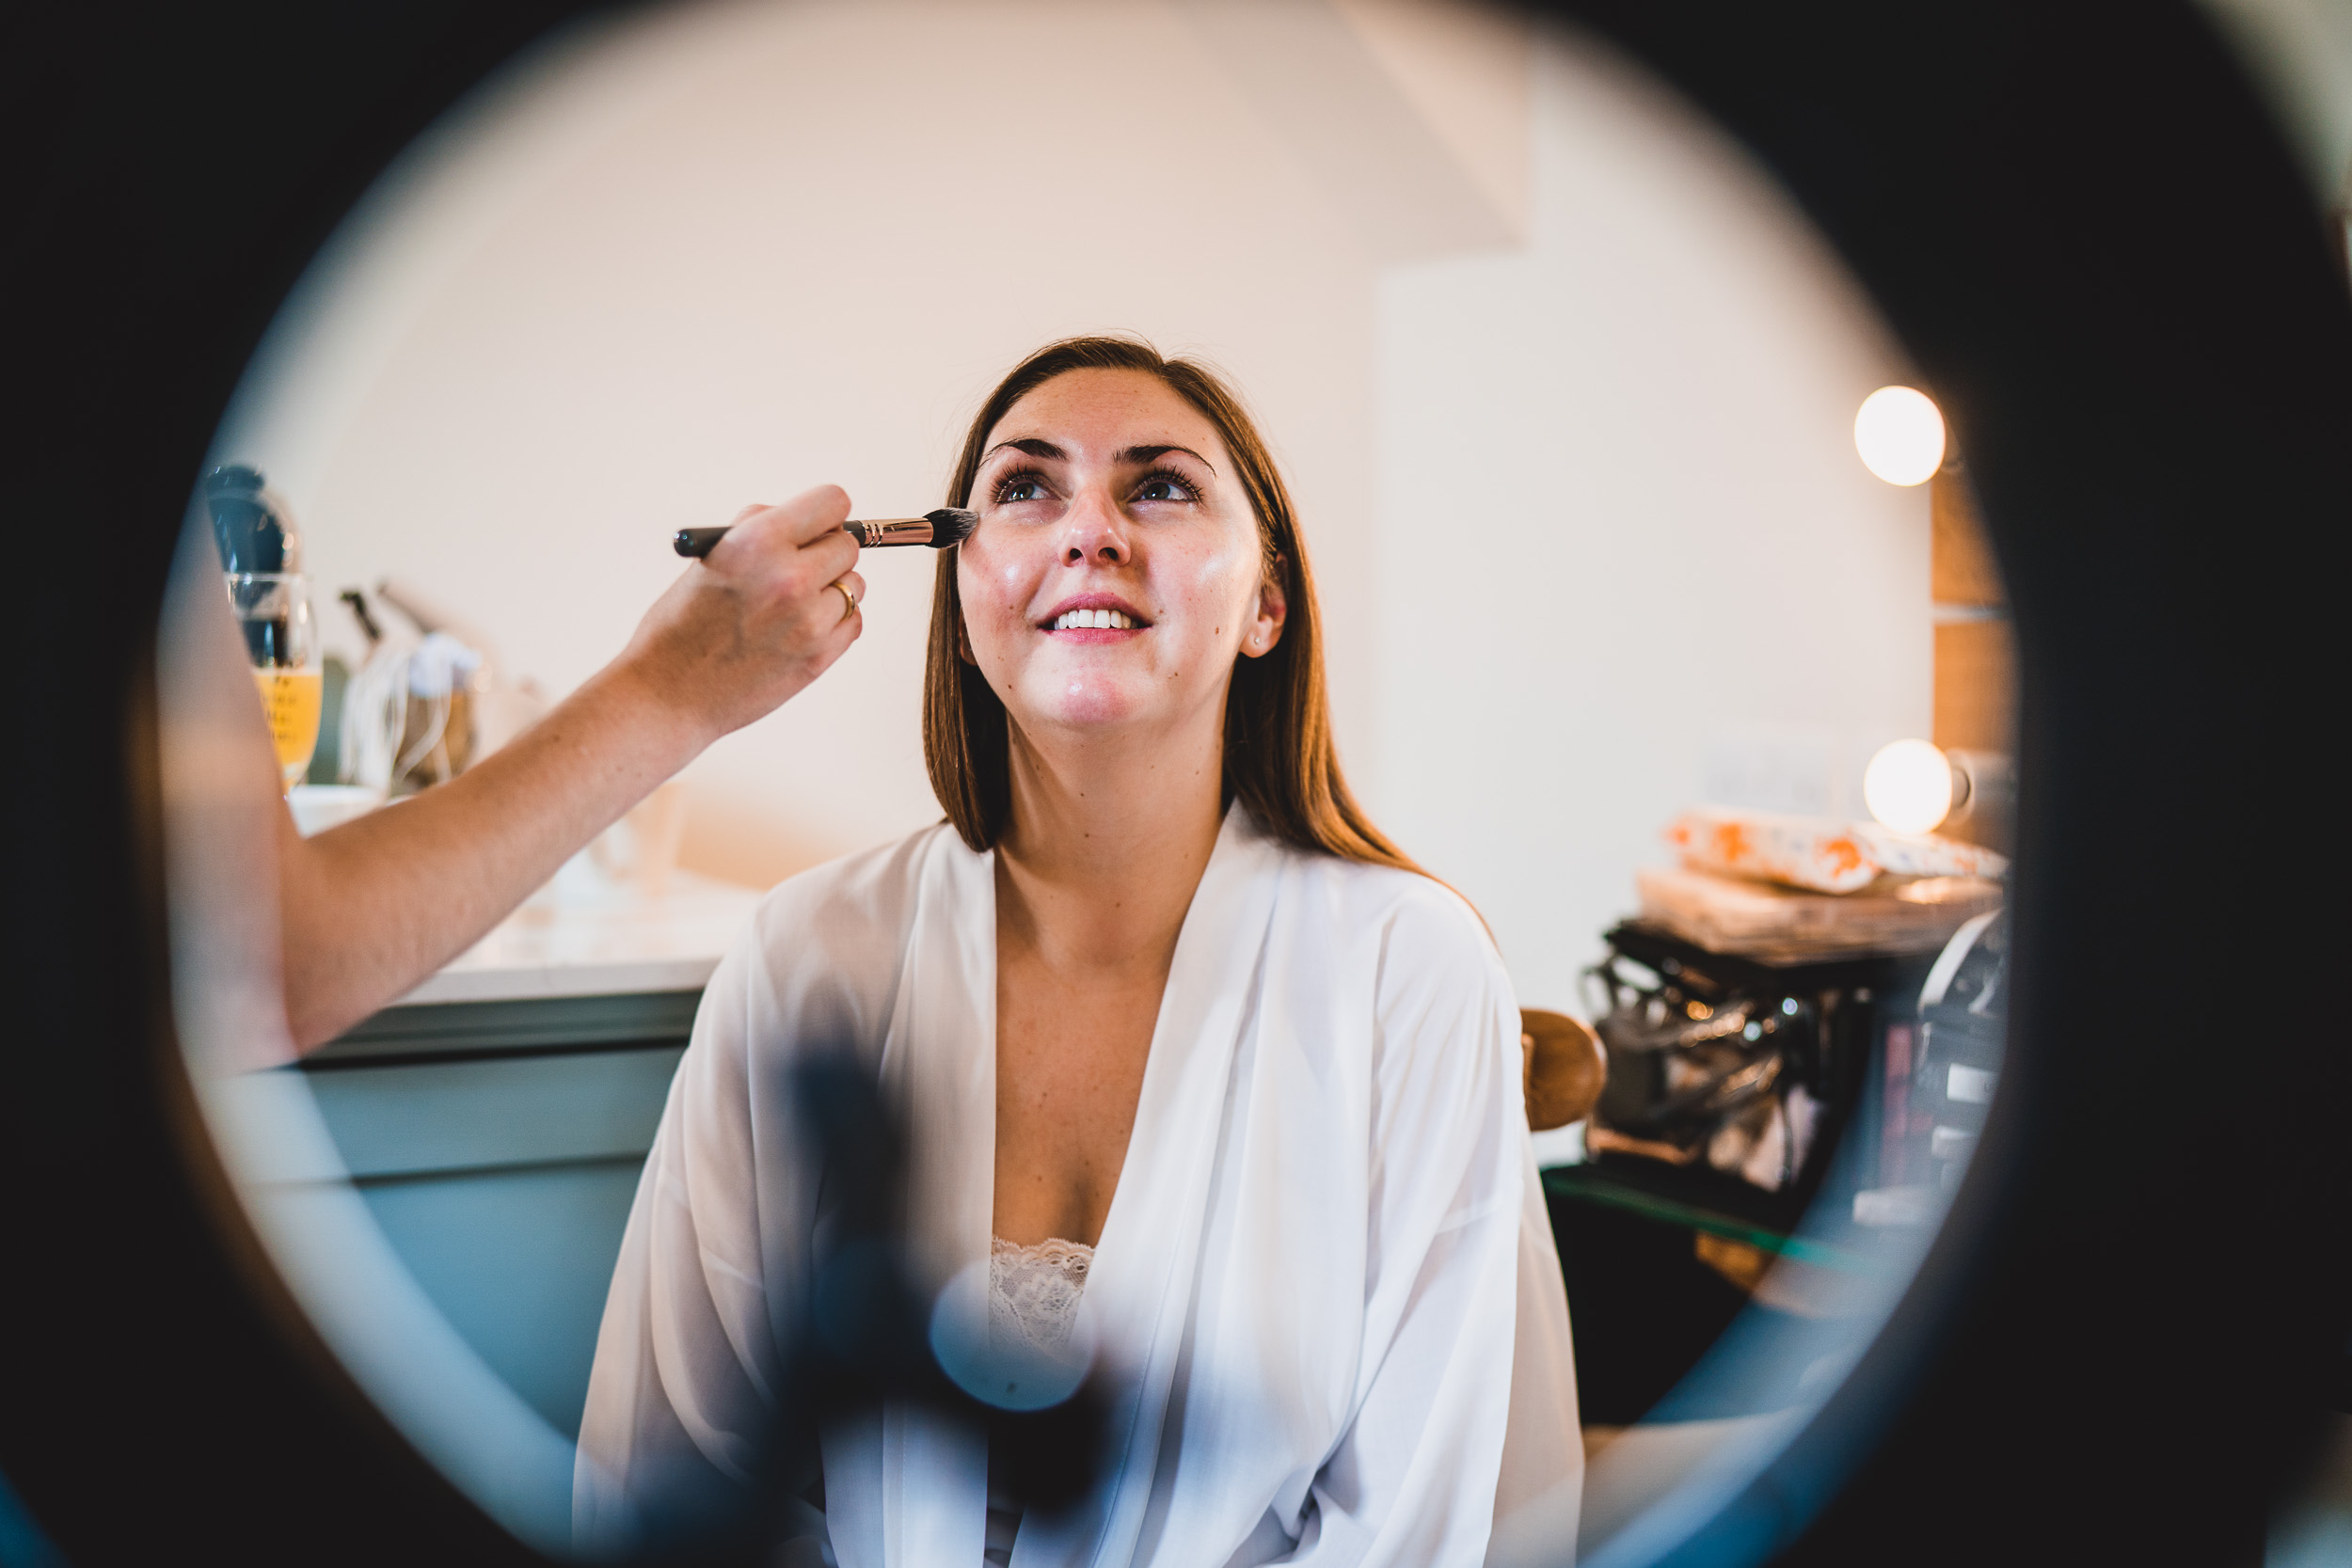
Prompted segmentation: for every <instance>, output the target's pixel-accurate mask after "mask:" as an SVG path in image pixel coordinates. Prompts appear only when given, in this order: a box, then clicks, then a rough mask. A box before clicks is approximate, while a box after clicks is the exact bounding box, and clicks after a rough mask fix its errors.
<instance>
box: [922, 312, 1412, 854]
mask: <svg viewBox="0 0 2352 1568" xmlns="http://www.w3.org/2000/svg"><path fill="white" fill-rule="evenodd" d="M1082 370H1093V371H1138V372H1142V373H1143V374H1145V375H1150V376H1156V377H1157V378H1158V379H1159V381H1160V383H1161V384H1162V385H1163V386H1165V387H1167V388H1168V390H1170V391H1172V392H1174V393H1175V394H1176V395H1177V396H1178V397H1181V398H1183V399H1184V401H1185V402H1186V403H1188V404H1192V406H1193V407H1195V408H1197V409H1199V410H1200V414H1201V417H1202V418H1204V419H1206V420H1208V421H1209V422H1210V423H1211V424H1212V425H1215V426H1216V433H1217V435H1218V436H1220V437H1221V438H1222V439H1223V440H1224V442H1225V450H1226V451H1229V452H1231V453H1232V456H1233V465H1234V467H1235V468H1237V469H1238V470H1239V472H1240V477H1241V483H1242V490H1243V492H1244V493H1245V494H1246V495H1247V496H1248V498H1249V506H1250V510H1251V511H1252V512H1254V513H1255V514H1257V518H1258V540H1259V546H1260V553H1261V556H1262V559H1263V570H1264V572H1265V574H1266V576H1267V577H1268V578H1278V579H1279V581H1280V583H1281V587H1282V595H1283V598H1284V599H1285V600H1286V601H1287V602H1288V604H1289V612H1288V614H1287V616H1286V617H1285V619H1284V621H1283V626H1282V635H1281V637H1280V638H1279V640H1278V641H1276V642H1275V644H1274V646H1273V648H1272V649H1271V650H1269V651H1268V652H1267V653H1265V654H1263V655H1262V656H1260V657H1257V658H1236V659H1235V660H1234V666H1233V674H1232V686H1231V687H1230V688H1229V689H1228V690H1227V692H1226V697H1225V798H1226V799H1227V800H1234V799H1239V800H1241V802H1242V803H1243V804H1244V805H1246V806H1248V808H1249V811H1250V814H1251V815H1252V816H1255V817H1256V818H1257V819H1258V821H1259V822H1260V823H1261V824H1263V826H1264V828H1265V830H1266V831H1267V832H1270V833H1272V834H1273V835H1274V836H1275V837H1276V838H1278V839H1279V840H1281V841H1282V842H1283V843H1285V844H1288V845H1290V846H1292V847H1294V848H1298V849H1308V850H1319V851H1321V852H1323V853H1325V854H1329V855H1337V856H1339V857H1341V858H1342V859H1343V860H1351V861H1364V862H1367V863H1371V864H1374V865H1391V866H1395V867H1397V868H1399V869H1400V870H1405V871H1416V872H1418V871H1421V867H1420V866H1418V865H1416V864H1414V863H1413V862H1412V860H1411V859H1410V858H1409V857H1407V856H1406V854H1405V852H1404V851H1403V850H1401V849H1399V848H1397V847H1396V846H1395V845H1393V844H1391V843H1390V842H1389V840H1388V839H1387V837H1386V836H1385V835H1383V834H1382V833H1381V832H1380V830H1379V829H1377V828H1375V827H1374V826H1373V825H1372V822H1371V819H1370V818H1368V817H1366V816H1364V814H1363V810H1362V808H1361V807H1359V806H1358V805H1357V804H1356V800H1355V797H1354V796H1352V795H1350V794H1349V793H1348V790H1347V780H1346V779H1345V778H1344V777H1343V776H1342V775H1341V772H1340V758H1339V752H1338V751H1337V749H1336V748H1334V746H1333V745H1332V742H1331V705H1330V701H1329V699H1328V698H1327V696H1326V695H1325V692H1324V687H1323V647H1322V643H1321V641H1320V638H1319V636H1318V633H1319V626H1318V625H1317V616H1316V612H1315V588H1314V578H1313V575H1312V574H1311V573H1310V572H1309V571H1308V569H1307V546H1306V542H1305V541H1304V540H1303V539H1301V538H1300V537H1299V534H1298V520H1297V516H1296V515H1295V513H1294V512H1293V511H1292V509H1291V497H1290V490H1289V488H1288V487H1287V486H1286V485H1284V484H1283V483H1282V475H1281V471H1280V470H1279V468H1277V467H1275V464H1274V457H1273V454H1272V453H1270V452H1269V451H1267V450H1266V445H1265V442H1264V440H1263V438H1261V437H1260V436H1259V435H1258V429H1257V426H1256V425H1255V424H1253V423H1251V422H1250V419H1249V415H1248V411H1247V410H1246V409H1244V408H1243V407H1242V404H1241V400H1240V399H1239V398H1237V397H1235V396H1234V395H1233V393H1232V388H1228V387H1227V386H1226V385H1225V383H1224V382H1223V381H1222V380H1220V379H1218V377H1217V375H1216V372H1213V371H1211V370H1210V369H1209V368H1208V367H1207V366H1205V365H1202V364H1200V363H1199V362H1198V361H1196V360H1191V359H1170V358H1168V357H1166V356H1163V355H1162V354H1161V353H1160V352H1159V351H1158V350H1157V349H1155V348H1153V347H1152V345H1151V344H1150V343H1147V342H1144V341H1140V340H1138V339H1133V338H1064V339H1062V340H1061V341H1059V342H1054V343H1048V344H1046V345H1045V346H1044V347H1043V348H1041V349H1039V350H1038V351H1037V352H1036V353H1035V354H1032V355H1030V356H1028V357H1027V358H1026V359H1024V360H1023V361H1021V363H1020V364H1018V365H1016V366H1014V367H1013V370H1012V373H1011V374H1009V375H1008V376H1006V377H1005V379H1004V380H1002V381H1000V382H998V383H997V384H996V389H995V390H994V391H993V392H991V393H990V394H989V396H988V401H987V402H986V403H984V404H981V405H980V411H979V413H977V415H975V416H974V417H973V420H972V428H971V430H970V432H969V433H968V434H966V435H965V436H964V438H963V452H962V455H961V456H960V457H959V458H957V459H956V471H955V476H954V478H952V479H951V480H950V481H949V482H948V484H947V504H948V505H950V506H969V505H970V504H971V500H972V483H973V480H974V478H975V476H976V475H977V473H978V472H979V467H980V457H981V455H982V453H983V452H984V451H985V450H986V449H985V446H984V443H985V442H986V441H987V440H988V436H989V432H990V431H992V430H994V429H995V428H996V425H997V422H998V421H999V420H1002V419H1003V418H1004V417H1005V415H1006V413H1007V412H1008V411H1009V410H1010V409H1011V407H1012V405H1013V404H1016V403H1019V402H1020V401H1021V400H1022V399H1023V398H1025V397H1026V396H1027V395H1028V394H1029V393H1031V392H1033V391H1035V390H1036V389H1037V388H1040V387H1042V386H1043V385H1045V383H1047V382H1048V381H1051V380H1053V379H1054V378H1055V377H1056V376H1057V375H1062V374H1065V373H1067V372H1071V371H1082ZM965 646H966V643H965V641H964V636H963V599H962V596H961V593H960V592H959V590H958V587H957V580H956V557H955V553H954V552H953V551H951V550H942V551H941V552H940V555H939V578H938V582H937V585H936V586H935V587H934V588H933V590H932V592H931V641H930V656H929V658H928V660H927V662H926V664H925V667H924V672H923V760H924V763H925V765H926V766H927V767H929V768H930V775H931V790H932V792H933V793H934V794H936V795H937V796H938V797H939V803H940V805H941V806H943V807H944V808H946V813H947V820H948V821H950V822H952V823H954V824H955V825H956V832H959V833H961V835H962V836H963V842H964V843H966V844H968V845H970V846H971V847H973V848H975V849H987V848H989V847H993V845H994V844H995V842H996V839H997V836H998V835H999V834H1000V833H1002V832H1004V830H1005V822H1006V819H1007V817H1008V816H1010V815H1011V811H1012V773H1011V767H1010V746H1011V742H1010V738H1009V735H1008V732H1007V724H1008V721H1007V719H1006V716H1005V705H1004V703H1003V701H1002V700H1001V699H1000V698H998V696H997V695H996V693H995V692H994V691H993V690H992V689H990V688H989V684H988V678H987V677H986V676H985V675H983V674H981V673H980V672H979V670H978V668H977V666H975V665H973V664H970V663H967V662H966V661H965V659H964V657H963V649H964V647H965ZM1422 874H1423V875H1427V873H1425V872H1424V873H1422Z"/></svg>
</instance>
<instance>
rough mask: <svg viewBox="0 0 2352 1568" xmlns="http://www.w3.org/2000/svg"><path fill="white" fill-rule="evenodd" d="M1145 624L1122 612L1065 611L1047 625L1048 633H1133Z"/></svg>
mask: <svg viewBox="0 0 2352 1568" xmlns="http://www.w3.org/2000/svg"><path fill="white" fill-rule="evenodd" d="M1143 625H1145V623H1143V622H1140V621H1137V620H1136V618H1135V617H1134V616H1132V615H1129V614H1127V613H1126V612H1125V611H1124V610H1063V611H1062V612H1061V613H1060V614H1059V615H1057V616H1055V617H1054V619H1053V620H1052V621H1051V622H1050V623H1048V624H1047V626H1046V628H1045V629H1046V630H1048V631H1134V630H1136V628H1137V627H1139V626H1143Z"/></svg>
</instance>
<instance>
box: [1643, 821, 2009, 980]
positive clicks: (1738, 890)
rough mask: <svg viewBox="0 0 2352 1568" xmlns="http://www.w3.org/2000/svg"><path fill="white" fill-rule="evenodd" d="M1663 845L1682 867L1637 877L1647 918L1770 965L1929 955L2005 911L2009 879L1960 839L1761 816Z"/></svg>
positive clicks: (1692, 831) (1687, 824)
mask: <svg viewBox="0 0 2352 1568" xmlns="http://www.w3.org/2000/svg"><path fill="white" fill-rule="evenodd" d="M1666 842H1667V843H1669V844H1671V845H1673V846H1674V847H1675V848H1676V850H1677V852H1678V853H1679V855H1680V857H1681V861H1682V863H1681V865H1679V866H1677V867H1675V868H1673V869H1670V870H1669V869H1658V868H1645V869H1643V870H1642V871H1640V872H1638V873H1636V874H1635V884H1636V886H1637V887H1638V889H1639V891H1640V893H1641V899H1642V918H1643V919H1644V920H1645V921H1648V922H1650V923H1652V924H1654V925H1658V926H1661V927H1665V928H1666V929H1667V930H1670V931H1672V932H1674V933H1675V934H1676V935H1677V936H1679V937H1682V938H1683V939H1684V940H1686V941H1689V942H1695V943H1696V944H1697V945H1699V946H1701V947H1704V948H1707V949H1708V951H1710V952H1716V953H1738V954H1741V955H1743V956H1745V957H1748V958H1758V959H1761V960H1763V961H1765V962H1767V963H1806V962H1818V961H1820V960H1821V959H1825V958H1845V957H1850V956H1854V955H1859V954H1865V953H1912V952H1923V951H1929V950H1932V949H1933V948H1935V947H1937V946H1939V945H1941V944H1942V943H1943V942H1944V941H1945V939H1946V938H1947V937H1949V936H1950V935H1951V934H1952V933H1953V932H1954V931H1956V930H1958V929H1959V928H1960V927H1962V926H1963V925H1964V924H1965V923H1966V922H1967V921H1969V920H1970V919H1972V918H1973V917H1975V916H1977V915H1979V914H1982V913H1983V912H1984V911H1987V910H1990V909H1995V908H1998V907H1999V905H2000V902H2001V882H2000V879H2001V878H2003V877H2004V876H2006V875H2008V872H2009V861H2008V859H2007V858H2006V857H2004V856H2001V855H1997V854H1995V853H1994V852H1993V851H1992V850H1990V849H1986V848H1983V847H1979V846H1978V845H1974V844H1963V843H1962V842H1960V841H1959V840H1957V839H1949V838H1937V837H1934V836H1932V835H1929V834H1914V833H1899V832H1894V831H1892V830H1891V829H1887V828H1882V827H1878V826H1876V825H1846V824H1840V823H1832V822H1821V821H1817V820H1814V819H1812V818H1808V817H1796V816H1771V815H1768V814H1766V813H1763V812H1745V811H1730V810H1724V809H1718V808H1707V809H1702V810H1698V811H1692V812H1685V813H1684V814H1683V815H1682V816H1679V817H1677V819H1676V820H1675V822H1674V824H1673V825H1672V826H1671V827H1669V828H1668V829H1667V830H1666Z"/></svg>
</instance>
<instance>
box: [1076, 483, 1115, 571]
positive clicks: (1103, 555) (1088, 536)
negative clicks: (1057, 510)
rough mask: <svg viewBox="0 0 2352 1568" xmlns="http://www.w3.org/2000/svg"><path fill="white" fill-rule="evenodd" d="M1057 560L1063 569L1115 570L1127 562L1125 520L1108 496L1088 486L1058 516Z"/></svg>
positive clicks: (1104, 492) (1106, 493)
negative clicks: (1089, 565)
mask: <svg viewBox="0 0 2352 1568" xmlns="http://www.w3.org/2000/svg"><path fill="white" fill-rule="evenodd" d="M1062 530H1063V531H1062V546H1061V559H1062V564H1063V565H1065V566H1081V565H1085V564H1087V563H1088V562H1093V563H1095V564H1097V565H1103V566H1116V565H1118V564H1120V562H1124V561H1126V560H1128V559H1129V556H1130V554H1131V551H1130V549H1129V546H1128V541H1127V519H1126V516H1125V515H1123V514H1122V513H1120V510H1119V503H1118V502H1116V501H1114V500H1113V499H1111V498H1110V495H1109V493H1108V492H1106V491H1104V490H1102V489H1099V488H1095V487H1092V486H1089V488H1087V489H1085V490H1082V491H1080V492H1079V493H1078V495H1077V497H1076V499H1075V500H1074V501H1073V503H1072V505H1071V508H1070V510H1069V511H1068V512H1067V513H1065V514H1063V516H1062Z"/></svg>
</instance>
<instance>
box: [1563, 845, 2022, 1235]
mask: <svg viewBox="0 0 2352 1568" xmlns="http://www.w3.org/2000/svg"><path fill="white" fill-rule="evenodd" d="M1666 839H1667V842H1668V843H1669V844H1671V845H1672V846H1673V847H1675V849H1676V850H1677V855H1678V858H1679V859H1680V862H1681V863H1680V864H1679V865H1678V866H1677V867H1674V868H1672V869H1645V870H1643V871H1641V872H1639V873H1638V874H1637V883H1638V887H1639V891H1640V895H1641V915H1640V917H1639V918H1638V919H1637V920H1635V921H1633V922H1631V923H1629V925H1627V926H1623V927H1618V928H1617V929H1616V930H1614V931H1613V932H1611V933H1610V953H1609V955H1608V957H1607V958H1605V959H1603V961H1602V962H1601V963H1600V964H1598V965H1597V966H1596V967H1595V968H1594V969H1593V970H1592V971H1591V974H1590V977H1591V979H1592V981H1593V982H1594V983H1595V987H1596V990H1597V993H1598V994H1597V995H1596V997H1595V998H1594V1000H1595V1002H1596V1003H1597V1006H1596V1008H1595V1011H1596V1014H1597V1031H1598V1033H1599V1035H1600V1037H1601V1039H1602V1042H1603V1044H1604V1045H1605V1047H1606V1048H1607V1050H1608V1053H1609V1078H1608V1082H1607V1085H1606V1087H1605V1088H1604V1090H1603V1092H1602V1097H1601V1100H1600V1102H1599V1104H1598V1105H1597V1107H1596V1108H1595V1111H1594V1113H1593V1117H1592V1120H1591V1122H1590V1124H1589V1126H1588V1128H1587V1131H1586V1135H1585V1142H1586V1147H1587V1148H1590V1149H1591V1150H1593V1151H1594V1153H1595V1155H1596V1156H1597V1158H1599V1159H1601V1160H1602V1161H1603V1162H1604V1163H1606V1162H1608V1161H1610V1160H1611V1159H1614V1160H1616V1161H1625V1160H1632V1161H1635V1162H1636V1163H1638V1164H1643V1165H1645V1166H1647V1167H1648V1168H1650V1169H1653V1170H1654V1169H1658V1168H1660V1167H1661V1166H1662V1167H1675V1168H1677V1169H1681V1170H1687V1171H1688V1172H1689V1173H1690V1175H1691V1176H1692V1177H1693V1178H1698V1177H1701V1176H1705V1177H1706V1179H1707V1180H1716V1181H1720V1180H1723V1179H1726V1178H1727V1179H1731V1180H1733V1181H1734V1182H1736V1183H1737V1184H1738V1185H1740V1186H1741V1187H1744V1188H1745V1189H1747V1190H1749V1191H1751V1192H1753V1193H1758V1194H1773V1195H1777V1196H1778V1199H1779V1202H1780V1204H1783V1205H1785V1204H1788V1203H1794V1202H1802V1201H1804V1200H1805V1199H1807V1198H1809V1196H1810V1193H1811V1190H1812V1188H1813V1187H1814V1186H1815V1185H1816V1184H1817V1183H1818V1181H1819V1180H1820V1165H1819V1162H1818V1161H1817V1160H1816V1159H1815V1158H1814V1156H1815V1154H1816V1152H1817V1148H1826V1147H1827V1144H1826V1143H1824V1142H1823V1141H1822V1139H1823V1135H1824V1134H1826V1135H1827V1138H1828V1141H1829V1142H1831V1143H1834V1142H1835V1139H1836V1134H1837V1132H1838V1131H1839V1130H1840V1127H1841V1126H1842V1124H1843V1123H1844V1122H1845V1121H1846V1119H1847V1117H1848V1116H1849V1115H1850V1114H1851V1112H1852V1110H1853V1109H1854V1108H1855V1105H1856V1102H1857V1100H1858V1097H1859V1094H1860V1090H1861V1087H1862V1083H1863V1077H1864V1063H1865V1060H1866V1058H1867V1055H1868V1054H1869V1053H1871V1052H1873V1051H1874V1050H1876V1049H1877V1048H1878V1047H1877V1040H1878V1037H1879V1036H1880V1035H1881V1033H1882V1031H1883V1025H1884V1023H1885V1022H1886V1021H1887V1018H1888V1016H1889V1014H1888V1012H1887V1009H1888V1008H1889V1006H1890V1005H1893V1004H1895V1003H1896V1001H1897V999H1896V997H1895V996H1894V995H1892V994H1890V993H1891V992H1892V991H1893V990H1897V989H1898V988H1899V986H1900V985H1915V984H1916V981H1917V978H1918V974H1917V972H1919V971H1923V970H1924V966H1925V962H1926V958H1925V955H1930V954H1932V953H1933V952H1934V951H1935V950H1936V949H1937V948H1939V947H1941V946H1942V945H1943V944H1944V942H1946V940H1947V938H1949V937H1950V936H1951V934H1952V933H1953V932H1954V931H1955V930H1957V929H1958V928H1959V927H1962V926H1963V925H1964V924H1965V923H1967V922H1968V921H1969V920H1970V919H1972V918H1973V917H1975V916H1976V915H1979V914H1981V913H1984V912H1985V911H1989V910H1994V909H1997V908H1998V907H1999V906H2000V903H2001V900H2002V887H2001V882H2000V879H2001V878H2002V877H2003V876H2004V875H2006V873H2007V871H2008V862H2007V860H2006V859H2005V858H2004V857H2002V856H2000V855H1998V854H1996V853H1994V851H1992V850H1990V849H1986V848H1982V847H1979V846H1977V845H1973V844H1965V843H1962V842H1960V841H1958V840H1954V839H1947V838H1936V837H1930V836H1925V835H1915V834H1903V833H1897V832H1891V831H1889V830H1887V829H1884V828H1881V827H1876V826H1849V825H1845V824H1840V823H1832V822H1822V821H1817V820H1812V819H1806V818H1801V817H1788V816H1772V815H1768V814H1764V813H1760V812H1744V811H1733V810H1724V809H1713V808H1710V809H1704V810H1698V811H1692V812H1688V813H1686V814H1684V815H1683V816H1680V817H1679V818H1677V820H1676V821H1675V822H1674V823H1673V824H1672V825H1671V826H1670V827H1669V828H1668V830H1667V832H1666ZM1709 1173H1711V1174H1709Z"/></svg>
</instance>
